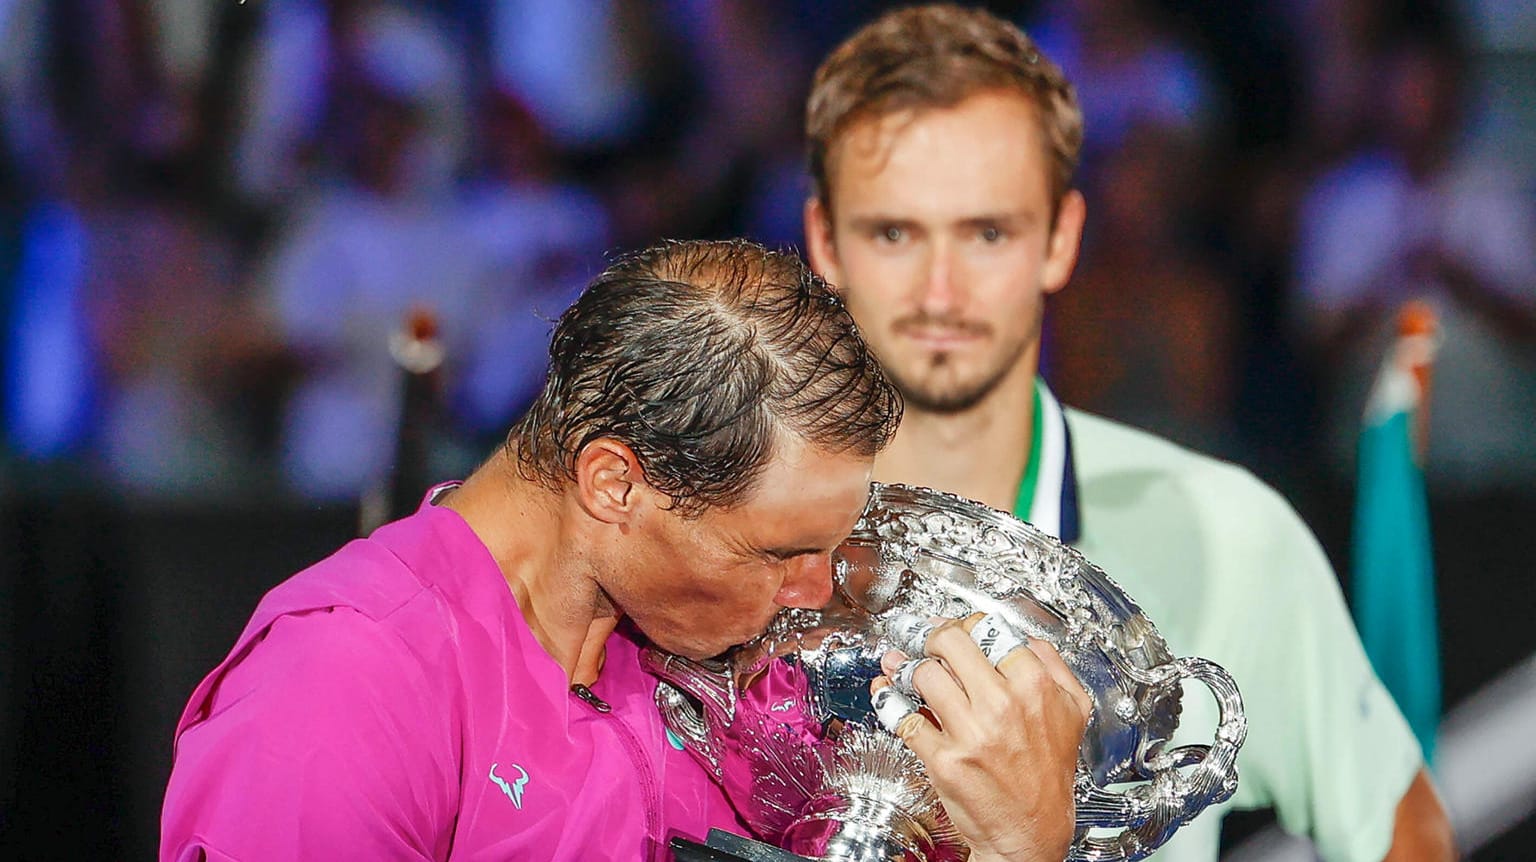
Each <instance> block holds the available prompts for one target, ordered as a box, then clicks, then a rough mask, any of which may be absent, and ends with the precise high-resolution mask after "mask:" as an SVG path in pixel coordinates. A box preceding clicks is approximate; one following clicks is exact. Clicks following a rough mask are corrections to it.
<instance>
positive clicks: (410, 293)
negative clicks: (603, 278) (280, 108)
mask: <svg viewBox="0 0 1536 862" xmlns="http://www.w3.org/2000/svg"><path fill="white" fill-rule="evenodd" d="M357 15H358V17H357V18H356V19H355V20H354V21H352V22H351V23H350V24H349V25H348V27H347V28H346V32H347V33H348V36H347V38H346V40H344V44H343V47H344V48H345V50H344V52H343V53H341V54H339V55H338V58H339V60H340V62H341V63H342V64H343V65H342V72H343V74H341V75H339V81H338V84H337V86H338V89H337V91H336V98H335V99H334V100H333V101H332V102H331V105H332V108H333V110H334V112H335V116H334V117H333V118H332V119H333V120H334V126H333V128H334V140H335V141H336V144H337V149H338V154H339V157H340V158H339V161H340V170H339V171H338V172H337V174H336V175H335V176H334V177H328V178H326V179H325V180H324V181H323V182H322V183H320V184H319V189H318V191H317V193H316V194H315V195H314V196H313V197H312V198H310V199H309V200H307V201H305V202H303V203H302V204H301V205H300V206H299V207H298V209H297V211H296V213H295V215H294V217H293V218H292V219H291V220H290V221H289V225H290V227H289V229H288V230H287V231H285V232H284V234H283V236H282V237H281V239H280V240H279V242H278V245H277V247H276V248H275V249H274V251H273V253H272V255H271V258H270V260H269V261H268V264H267V269H266V273H267V274H266V277H267V279H268V289H269V292H270V302H271V309H272V312H271V313H272V316H273V318H274V320H275V321H276V323H277V326H278V328H279V332H280V335H281V337H282V339H283V340H284V342H285V343H286V344H287V345H288V346H289V347H290V348H292V349H293V350H295V351H297V352H298V353H299V355H300V357H301V358H302V360H303V362H304V363H305V365H306V372H305V374H304V377H303V379H302V380H301V381H300V383H299V384H298V387H297V389H296V390H295V391H294V392H293V394H292V396H291V398H290V400H289V403H288V405H287V412H286V415H285V417H284V422H283V431H282V442H281V450H282V451H281V460H282V465H283V469H284V472H285V475H286V477H287V479H288V481H289V482H290V484H291V485H292V486H293V488H294V489H295V490H297V491H298V492H300V493H302V494H304V495H306V496H309V497H313V498H317V499H330V500H347V499H353V498H355V497H356V495H357V494H358V493H359V491H360V490H361V489H362V488H364V487H365V486H367V485H368V484H369V483H370V482H372V481H375V480H376V479H377V477H379V476H381V475H383V473H384V471H385V469H386V468H387V466H388V461H389V456H390V453H391V451H392V447H393V441H394V433H393V432H394V425H393V423H394V416H395V408H396V403H397V400H398V393H397V391H396V377H395V370H394V367H393V364H392V363H391V361H390V357H389V350H388V342H389V335H390V333H392V332H394V331H395V330H396V329H397V328H398V327H399V326H400V324H401V322H402V320H403V319H404V316H405V315H406V313H407V312H408V311H409V310H410V309H412V308H413V307H416V306H425V307H428V308H430V309H431V310H432V311H433V312H434V313H435V314H436V315H437V317H438V319H439V321H440V322H441V329H442V333H443V338H444V341H445V342H446V343H447V344H448V345H449V348H450V351H451V353H452V354H454V355H460V354H462V352H463V351H462V349H461V347H462V345H463V344H464V339H465V337H466V333H468V332H469V330H470V328H471V325H472V322H473V321H475V320H477V319H478V313H479V312H478V308H477V301H476V290H477V288H478V287H479V275H480V272H481V264H480V262H479V260H478V259H477V253H476V252H477V249H476V247H475V245H474V243H473V242H471V241H470V240H469V238H468V237H466V236H465V234H464V231H463V222H462V220H461V218H460V215H459V212H460V211H459V208H458V205H457V201H456V199H455V196H454V183H453V180H454V172H455V169H456V168H457V166H458V161H459V158H460V155H461V153H460V152H459V146H460V143H461V140H462V134H461V132H462V130H461V129H460V128H458V127H457V119H458V118H460V117H462V98H463V97H462V93H463V72H462V66H461V65H460V59H461V58H460V56H459V54H457V53H456V52H455V51H454V49H453V47H452V45H451V43H450V42H449V41H448V39H447V38H446V36H445V35H444V34H443V32H442V31H441V30H440V29H438V27H437V26H436V24H435V22H434V21H433V20H432V19H429V18H426V17H424V16H420V15H417V14H414V13H409V12H407V11H405V10H404V9H403V8H400V7H395V6H389V5H376V4H370V5H368V6H367V7H365V8H362V9H360V10H358V11H357Z"/></svg>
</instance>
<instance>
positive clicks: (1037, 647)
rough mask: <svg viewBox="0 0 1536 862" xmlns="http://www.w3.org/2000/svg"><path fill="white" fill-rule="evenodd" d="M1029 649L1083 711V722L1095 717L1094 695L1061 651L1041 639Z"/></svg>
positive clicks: (1033, 642)
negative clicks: (1089, 691) (1074, 671)
mask: <svg viewBox="0 0 1536 862" xmlns="http://www.w3.org/2000/svg"><path fill="white" fill-rule="evenodd" d="M1029 651H1030V652H1031V653H1033V654H1034V656H1035V658H1037V659H1039V660H1040V664H1041V665H1042V666H1043V667H1044V668H1045V671H1046V673H1049V674H1050V675H1051V679H1052V680H1054V681H1055V683H1056V685H1058V686H1060V687H1061V689H1062V690H1063V691H1065V692H1066V693H1067V695H1068V696H1070V697H1071V698H1072V702H1073V703H1074V704H1076V705H1077V708H1078V709H1079V710H1081V711H1082V714H1083V723H1084V724H1087V722H1088V721H1089V720H1090V719H1092V717H1093V696H1092V695H1090V694H1089V693H1088V690H1087V688H1086V687H1085V686H1084V685H1083V682H1082V680H1080V679H1078V678H1077V674H1075V673H1073V672H1072V669H1071V668H1070V667H1067V662H1066V660H1065V659H1063V658H1062V657H1061V653H1059V652H1057V651H1056V648H1055V647H1053V646H1051V645H1050V643H1048V642H1046V641H1043V640H1039V639H1035V640H1031V641H1030V642H1029ZM999 670H1001V668H999Z"/></svg>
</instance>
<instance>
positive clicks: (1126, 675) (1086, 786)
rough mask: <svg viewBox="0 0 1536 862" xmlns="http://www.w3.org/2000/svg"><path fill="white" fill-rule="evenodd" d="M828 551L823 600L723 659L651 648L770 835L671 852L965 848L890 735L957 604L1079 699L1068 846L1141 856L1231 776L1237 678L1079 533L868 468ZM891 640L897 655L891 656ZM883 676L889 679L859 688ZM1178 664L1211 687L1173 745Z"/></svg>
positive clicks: (681, 728) (851, 859)
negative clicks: (1027, 651)
mask: <svg viewBox="0 0 1536 862" xmlns="http://www.w3.org/2000/svg"><path fill="white" fill-rule="evenodd" d="M833 560H834V565H835V570H834V571H835V575H834V578H835V592H834V595H833V598H832V600H831V601H830V602H829V603H828V604H827V606H826V607H824V608H822V609H821V610H816V611H810V610H804V609H789V610H786V611H784V612H782V613H781V614H780V615H779V617H778V618H776V619H775V621H774V623H773V624H772V625H771V626H770V628H769V629H768V631H767V632H766V633H765V634H764V635H763V636H762V637H760V638H758V639H756V640H754V641H752V642H750V643H748V644H746V645H744V646H741V647H738V648H736V649H734V650H732V651H730V652H729V653H727V654H726V655H725V656H724V657H723V658H722V659H720V660H717V661H707V662H695V661H690V660H688V659H684V658H680V657H678V656H675V655H671V654H668V653H665V652H662V651H659V650H656V649H655V648H651V649H649V650H647V651H646V652H645V653H644V657H643V661H644V663H645V664H646V666H647V667H648V669H650V670H651V671H652V672H653V673H656V674H657V675H659V676H660V677H662V679H663V680H665V682H663V683H662V684H661V686H660V688H659V689H658V692H657V701H658V705H659V706H660V708H661V710H662V712H663V715H664V716H665V718H666V721H667V724H668V726H669V727H670V728H671V730H672V732H673V733H674V734H675V735H676V736H677V737H678V738H679V739H681V740H682V741H683V743H684V744H685V745H686V746H687V748H688V750H689V751H690V752H691V753H692V754H693V755H694V756H695V757H696V758H697V759H698V760H699V761H700V762H701V763H702V764H703V765H704V767H705V768H706V769H708V770H709V771H710V772H711V773H712V774H713V775H714V777H715V778H716V780H717V781H719V782H721V784H722V785H723V786H724V787H725V790H726V793H727V795H728V796H729V797H730V799H731V801H732V802H733V803H734V804H735V806H736V808H737V810H738V811H739V812H740V814H741V815H742V818H743V819H744V820H745V822H746V823H747V825H748V826H749V827H751V829H752V830H753V832H754V833H756V834H757V835H758V836H760V837H762V838H764V839H766V840H767V841H769V842H771V844H772V846H770V845H769V844H763V843H759V842H756V841H751V840H748V839H744V838H740V837H738V836H733V835H729V834H726V833H724V832H721V831H718V830H717V831H715V832H713V833H711V836H710V840H709V843H708V845H699V844H696V843H693V842H689V841H685V840H682V839H677V840H675V841H674V842H673V849H674V852H675V853H676V854H677V858H678V859H679V860H683V862H694V860H714V862H722V860H751V862H788V860H805V859H816V860H822V862H874V860H880V862H949V860H962V859H965V858H967V851H966V850H965V845H964V843H963V842H962V841H961V840H960V838H959V835H958V833H957V832H956V830H955V829H954V827H953V825H952V824H951V823H950V821H949V819H948V817H947V816H946V814H945V811H944V808H943V806H942V805H941V804H940V803H939V800H938V798H937V796H936V795H935V793H934V792H933V790H932V788H931V787H930V786H929V785H928V783H927V781H926V779H925V777H924V769H923V766H922V763H921V761H920V760H919V759H918V758H917V757H916V756H915V755H914V754H913V753H912V751H911V750H909V749H908V748H907V747H906V745H905V744H904V743H903V742H902V740H901V739H899V738H898V737H897V736H896V735H895V733H894V729H895V728H896V726H897V725H898V724H899V723H900V722H901V721H902V720H903V719H905V718H906V716H907V715H908V714H910V713H912V712H914V711H925V712H926V710H927V707H926V705H925V703H924V700H923V697H922V695H921V693H920V691H919V689H918V687H917V686H916V685H914V678H915V677H916V675H917V674H918V673H919V672H920V669H921V668H922V667H923V665H924V664H933V663H939V662H940V660H939V659H935V658H930V657H927V656H926V655H925V646H926V640H927V638H928V637H929V636H930V635H932V633H933V631H934V630H935V628H936V626H937V624H938V622H939V620H940V619H941V618H947V619H961V618H969V619H968V620H967V623H968V626H969V630H970V635H971V637H972V639H973V640H974V641H975V642H976V643H977V645H978V646H980V647H981V651H982V653H983V654H984V655H986V656H987V658H988V659H989V660H991V661H992V662H993V663H994V664H997V663H999V662H1000V661H1002V659H1003V658H1004V657H1006V656H1007V654H1008V653H1009V652H1011V651H1012V650H1014V649H1018V648H1021V647H1023V646H1024V645H1025V644H1027V643H1028V641H1029V639H1030V638H1039V639H1043V640H1045V641H1047V642H1049V643H1050V644H1051V646H1053V647H1054V648H1055V649H1056V650H1057V651H1058V652H1059V653H1060V654H1061V657H1062V659H1064V660H1065V662H1066V664H1067V666H1068V667H1069V668H1070V669H1071V671H1072V673H1073V675H1074V676H1076V678H1077V680H1078V682H1079V683H1081V685H1082V687H1083V688H1084V690H1086V691H1087V693H1088V695H1089V697H1090V698H1091V700H1092V705H1093V709H1092V715H1091V718H1090V719H1089V724H1088V729H1087V732H1086V734H1085V735H1084V738H1083V742H1082V746H1081V749H1080V751H1079V758H1078V766H1077V774H1076V778H1075V782H1074V786H1073V795H1074V802H1075V809H1076V810H1075V816H1076V830H1077V831H1076V836H1075V840H1074V841H1073V844H1072V848H1071V851H1070V855H1069V857H1068V858H1069V859H1072V860H1094V862H1099V860H1103V862H1108V860H1135V859H1141V858H1144V857H1145V856H1147V855H1148V854H1150V853H1151V852H1152V851H1153V850H1155V849H1157V848H1158V847H1159V846H1161V845H1162V844H1163V843H1164V842H1165V841H1167V840H1168V838H1169V837H1171V836H1172V834H1173V832H1174V831H1175V830H1176V829H1178V828H1179V827H1180V826H1181V825H1183V824H1184V823H1187V822H1189V820H1191V819H1192V818H1193V817H1194V816H1195V815H1197V814H1199V813H1200V812H1201V811H1202V810H1204V809H1205V808H1206V807H1207V806H1210V805H1213V804H1216V803H1219V802H1222V801H1224V800H1226V799H1227V798H1229V797H1230V796H1231V795H1232V793H1233V791H1234V790H1236V788H1237V770H1236V765H1235V764H1236V759H1237V753H1238V749H1239V748H1240V747H1241V746H1242V743H1243V739H1244V737H1245V735H1246V731H1247V724H1246V721H1245V719H1244V717H1243V711H1242V701H1241V698H1240V697H1239V695H1238V691H1237V687H1236V686H1235V685H1234V683H1233V682H1232V679H1231V678H1230V677H1229V676H1228V675H1227V674H1226V672H1225V671H1223V670H1222V669H1221V668H1220V667H1218V666H1216V665H1215V664H1213V663H1211V662H1209V661H1206V660H1204V659H1201V658H1175V657H1174V656H1172V655H1171V654H1170V652H1169V650H1168V647H1167V645H1166V644H1165V643H1164V641H1163V638H1162V637H1161V636H1160V635H1159V634H1158V632H1157V629H1156V628H1155V627H1154V626H1153V625H1152V623H1151V622H1150V621H1149V620H1148V619H1147V618H1146V616H1145V615H1143V614H1142V612H1141V609H1140V608H1139V607H1138V606H1137V605H1136V603H1135V602H1134V601H1132V600H1131V598H1130V597H1129V596H1127V595H1126V594H1125V593H1124V591H1123V590H1121V589H1120V587H1119V586H1117V585H1116V584H1115V583H1114V581H1112V580H1110V578H1109V577H1108V576H1107V575H1106V574H1105V573H1104V572H1103V571H1101V570H1100V569H1099V568H1097V567H1096V566H1094V565H1093V564H1092V563H1091V562H1089V561H1088V560H1086V559H1084V558H1083V556H1082V555H1081V554H1079V553H1078V552H1077V551H1075V550H1074V549H1072V548H1070V547H1068V546H1066V545H1064V544H1062V543H1060V542H1058V541H1057V540H1056V539H1054V538H1052V537H1051V536H1049V535H1047V534H1045V533H1043V532H1040V531H1039V530H1036V529H1035V528H1033V527H1031V526H1029V525H1028V524H1026V523H1024V522H1022V521H1019V520H1017V519H1016V518H1014V517H1013V516H1011V515H1009V514H1007V513H1004V512H1001V511H998V510H995V509H991V508H989V507H987V506H984V505H982V504H980V503H976V502H973V501H970V500H966V499H962V498H960V497H956V496H954V495H951V494H945V493H942V492H938V491H933V490H930V489H927V488H916V487H909V486H903V485H882V484H879V483H876V485H875V488H874V493H873V495H872V497H871V501H870V505H869V507H868V509H866V510H865V512H864V515H863V517H862V518H861V519H860V521H859V523H858V525H857V527H855V529H854V531H853V533H852V535H851V536H850V537H849V538H848V539H847V540H846V541H845V542H844V543H843V544H842V545H841V547H839V549H838V551H837V552H836V553H835V554H834V555H833ZM893 650H894V651H898V656H899V658H900V659H901V663H900V664H899V665H898V666H897V667H896V668H895V669H894V671H892V672H891V673H889V674H887V673H886V670H884V669H882V659H885V660H887V661H889V660H890V659H889V656H888V654H889V653H891V652H892V651H893ZM888 666H889V665H887V667H888ZM882 675H885V676H888V677H889V679H890V684H889V685H886V686H884V687H878V689H877V690H876V691H874V693H873V694H871V691H870V688H871V682H873V681H874V680H875V679H876V678H877V677H882ZM930 678H931V677H930ZM1186 680H1198V681H1200V682H1203V683H1205V684H1206V685H1207V686H1208V687H1209V688H1210V690H1211V693H1212V694H1213V695H1214V696H1215V699H1216V702H1217V705H1218V711H1219V713H1218V715H1219V717H1218V725H1217V727H1216V728H1215V731H1214V735H1213V739H1212V742H1211V744H1209V745H1181V746H1177V747H1174V746H1173V745H1172V743H1171V740H1172V737H1173V735H1174V732H1175V730H1176V729H1177V728H1178V720H1179V712H1180V698H1181V693H1182V687H1181V686H1182V683H1183V682H1184V681H1186ZM928 714H929V715H931V713H928ZM1018 780H1019V781H1020V782H1027V781H1030V780H1031V777H1030V776H1027V775H1021V776H1019V778H1018ZM780 848H782V849H780Z"/></svg>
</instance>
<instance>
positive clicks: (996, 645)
mask: <svg viewBox="0 0 1536 862" xmlns="http://www.w3.org/2000/svg"><path fill="white" fill-rule="evenodd" d="M970 634H971V640H973V641H975V642H976V646H977V647H979V648H980V649H981V654H982V655H984V656H986V657H987V661H989V662H991V663H992V666H993V667H997V665H998V664H999V663H1001V662H1002V660H1003V659H1004V658H1007V656H1008V654H1009V653H1011V652H1013V651H1014V650H1016V649H1018V648H1019V647H1022V646H1024V645H1025V644H1027V643H1029V636H1028V635H1026V634H1023V633H1021V632H1019V631H1017V630H1015V629H1014V628H1013V626H1011V625H1009V624H1008V623H1007V622H1006V621H1004V620H1003V618H1002V617H1000V616H998V615H997V614H986V615H984V616H982V618H981V619H979V620H976V621H975V623H973V624H972V625H971V631H970Z"/></svg>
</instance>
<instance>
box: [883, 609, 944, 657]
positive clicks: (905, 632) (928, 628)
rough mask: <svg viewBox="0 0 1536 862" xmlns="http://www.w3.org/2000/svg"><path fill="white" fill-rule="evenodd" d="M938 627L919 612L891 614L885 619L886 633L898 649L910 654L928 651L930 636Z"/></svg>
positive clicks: (914, 654) (916, 654) (917, 654)
mask: <svg viewBox="0 0 1536 862" xmlns="http://www.w3.org/2000/svg"><path fill="white" fill-rule="evenodd" d="M937 628H938V625H937V624H935V623H933V622H930V621H929V620H928V618H927V617H921V616H918V615H917V614H908V613H896V614H891V615H890V616H889V617H887V618H886V621H885V631H886V635H887V636H888V637H890V639H891V641H892V643H894V644H896V648H897V649H899V650H901V651H902V652H904V653H906V654H907V655H909V656H921V655H923V654H924V653H925V652H926V651H927V647H928V636H929V635H931V634H933V631H934V629H937Z"/></svg>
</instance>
